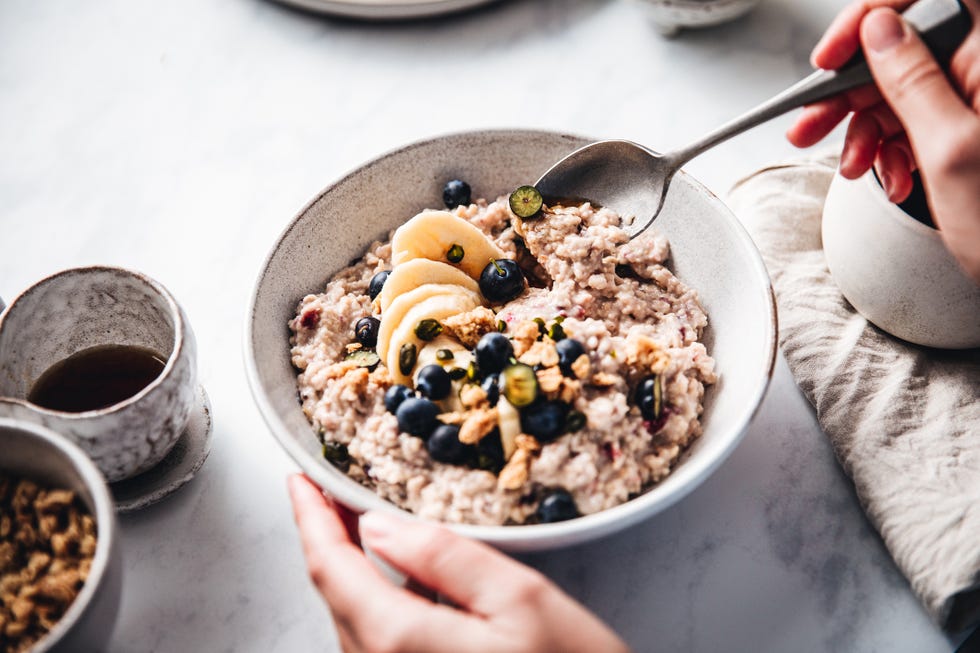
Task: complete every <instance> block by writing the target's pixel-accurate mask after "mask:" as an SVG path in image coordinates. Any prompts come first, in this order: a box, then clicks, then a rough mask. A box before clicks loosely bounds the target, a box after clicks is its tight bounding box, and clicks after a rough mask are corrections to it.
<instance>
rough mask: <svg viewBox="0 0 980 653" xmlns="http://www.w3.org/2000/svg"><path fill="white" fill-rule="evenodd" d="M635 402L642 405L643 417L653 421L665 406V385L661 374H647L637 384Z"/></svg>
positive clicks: (641, 412)
mask: <svg viewBox="0 0 980 653" xmlns="http://www.w3.org/2000/svg"><path fill="white" fill-rule="evenodd" d="M633 402H634V403H635V404H636V405H637V406H639V407H640V414H641V415H643V419H646V420H650V421H653V420H655V419H657V418H658V417H660V411H661V410H662V408H663V386H662V385H661V382H660V376H659V375H656V374H654V375H652V376H645V377H643V378H642V379H641V380H640V382H639V383H638V384H637V386H636V393H635V394H634V395H633Z"/></svg>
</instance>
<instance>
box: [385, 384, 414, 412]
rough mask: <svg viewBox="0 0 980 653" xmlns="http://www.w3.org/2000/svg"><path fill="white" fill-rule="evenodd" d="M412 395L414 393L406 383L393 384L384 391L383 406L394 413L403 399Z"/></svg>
mask: <svg viewBox="0 0 980 653" xmlns="http://www.w3.org/2000/svg"><path fill="white" fill-rule="evenodd" d="M414 396H415V393H414V392H413V391H412V389H411V388H409V387H408V386H407V385H393V386H391V387H390V388H388V391H387V392H385V408H386V409H387V410H388V412H389V413H391V414H392V415H394V414H395V413H397V412H398V407H399V406H401V405H402V402H403V401H405V400H406V399H411V398H412V397H414Z"/></svg>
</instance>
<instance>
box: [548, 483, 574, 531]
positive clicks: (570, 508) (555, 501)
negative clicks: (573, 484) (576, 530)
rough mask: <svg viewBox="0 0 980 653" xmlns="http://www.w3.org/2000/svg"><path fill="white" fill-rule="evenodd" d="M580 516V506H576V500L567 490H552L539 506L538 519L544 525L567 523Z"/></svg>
mask: <svg viewBox="0 0 980 653" xmlns="http://www.w3.org/2000/svg"><path fill="white" fill-rule="evenodd" d="M578 516H579V512H578V506H576V505H575V499H573V498H572V495H571V494H569V493H568V492H567V491H566V490H562V489H556V490H552V491H551V492H550V493H548V496H546V497H545V498H544V499H542V500H541V503H540V504H538V519H539V520H540V521H541V523H542V524H551V523H554V522H557V521H567V520H569V519H575V518H576V517H578Z"/></svg>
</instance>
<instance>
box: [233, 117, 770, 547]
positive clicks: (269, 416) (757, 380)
mask: <svg viewBox="0 0 980 653" xmlns="http://www.w3.org/2000/svg"><path fill="white" fill-rule="evenodd" d="M587 142H589V141H588V140H587V139H583V138H581V137H576V136H569V135H564V134H558V133H552V132H544V131H519V130H506V131H479V132H467V133H460V134H454V135H449V136H443V137H438V138H433V139H431V140H426V141H422V142H419V143H415V144H412V145H409V146H407V147H405V148H402V149H400V150H396V151H394V152H391V153H389V154H387V155H384V156H382V157H380V158H378V159H375V160H374V161H372V162H370V163H368V164H366V165H365V166H363V167H361V168H359V169H357V170H355V171H353V172H351V173H350V174H348V175H347V176H346V177H344V178H343V179H341V180H340V181H338V182H337V183H335V184H334V185H332V186H329V187H328V188H327V189H326V190H324V191H323V192H322V193H321V194H320V195H319V196H318V197H316V198H314V199H313V201H312V202H311V203H310V204H309V205H307V206H306V207H305V208H304V209H303V210H302V211H300V213H299V215H298V216H297V217H296V218H295V219H294V220H293V221H292V222H291V223H290V224H289V226H288V227H287V228H286V230H285V232H284V233H283V234H282V236H281V237H280V239H279V241H278V242H276V243H275V244H274V245H273V247H272V251H271V253H270V254H269V257H268V258H267V260H266V261H265V263H264V264H263V265H262V268H261V270H260V272H259V277H258V281H257V284H256V286H255V290H254V293H253V296H252V300H251V305H250V307H249V311H248V316H247V324H246V334H245V343H244V344H245V359H246V367H247V372H248V377H249V382H250V384H251V387H252V392H253V394H254V396H255V399H256V402H257V403H258V405H259V408H260V410H261V412H262V414H263V416H264V418H265V419H266V421H267V423H268V425H269V427H270V429H271V430H272V432H273V434H274V435H275V437H276V438H277V439H278V440H279V442H280V444H281V445H282V446H283V447H284V448H285V449H286V450H287V451H288V452H289V454H290V455H291V456H292V457H293V458H294V459H295V460H296V462H297V463H299V465H300V467H302V469H303V471H304V472H306V474H308V475H309V476H310V477H311V478H312V479H313V480H314V481H316V483H318V484H319V485H320V486H321V487H323V488H324V490H325V491H327V492H328V493H329V494H331V495H332V496H334V497H335V498H336V499H337V500H338V501H340V502H342V503H343V504H345V505H347V506H350V507H351V508H353V509H354V510H356V511H359V512H360V511H364V510H367V509H371V508H380V509H387V510H397V508H395V507H394V506H393V505H391V504H389V503H387V502H385V501H383V500H382V499H380V498H379V497H377V496H376V495H375V494H374V493H373V492H372V491H371V490H369V489H367V488H365V487H363V486H361V485H359V484H358V483H356V482H355V481H353V480H351V479H349V478H348V477H347V476H345V475H344V474H343V473H341V472H339V471H338V470H337V469H335V468H334V467H332V466H331V465H330V464H328V463H327V462H326V461H325V460H324V459H323V457H322V452H321V446H320V444H319V442H318V441H317V438H316V436H315V434H314V433H313V430H312V428H311V427H310V424H309V422H307V420H306V417H305V415H304V414H303V411H302V410H301V408H300V405H299V402H298V401H297V391H296V370H295V369H294V368H293V367H292V365H291V363H290V354H289V349H290V345H289V330H288V328H287V322H288V321H289V320H290V319H291V318H292V317H293V316H294V315H295V311H296V307H297V304H298V302H299V301H300V299H301V298H302V297H303V296H304V295H307V294H309V293H316V292H322V291H323V289H324V287H325V284H326V281H327V280H328V279H329V278H330V277H331V276H332V275H333V274H334V273H336V272H337V271H339V270H340V269H341V268H343V267H344V266H346V265H347V264H348V263H349V262H350V261H351V260H353V259H355V258H357V257H359V256H361V255H362V254H363V253H364V252H365V249H366V248H367V246H368V245H369V244H370V243H371V242H372V241H374V240H376V239H379V238H385V237H387V235H388V233H389V232H390V231H391V230H393V229H394V228H396V227H397V226H398V225H400V224H401V223H402V222H404V221H406V220H408V219H409V218H411V217H412V216H413V215H415V214H416V213H417V212H419V211H420V210H422V209H424V208H427V207H432V208H438V207H440V206H442V199H441V194H442V187H443V185H444V184H445V182H446V181H447V180H449V179H456V178H458V179H463V180H466V181H467V182H468V183H469V184H470V185H471V186H472V188H473V196H474V198H476V197H485V198H488V199H495V198H497V197H498V196H500V195H503V194H506V193H509V192H510V191H511V190H513V189H514V188H515V187H517V186H519V185H522V184H526V183H533V180H535V179H537V178H538V177H539V176H540V175H541V173H542V172H543V171H544V170H546V169H547V168H548V167H549V166H550V165H551V164H553V163H554V162H555V161H557V160H559V159H560V158H562V157H563V156H565V155H566V154H568V153H570V152H571V151H573V150H575V149H577V148H578V147H580V146H582V145H583V144H585V143H587ZM365 198H370V200H369V201H365ZM654 228H656V229H659V230H661V231H663V232H664V233H665V234H666V235H667V237H668V238H669V239H670V242H671V260H670V262H669V263H668V265H669V267H670V268H671V269H672V270H673V271H674V273H675V274H676V275H677V276H678V277H679V278H680V279H681V280H682V281H684V282H685V283H687V284H689V285H690V286H691V287H693V288H696V289H697V290H698V292H699V293H700V297H701V300H702V303H703V305H704V308H705V310H706V311H707V313H708V319H709V327H708V329H707V330H706V332H705V338H704V340H705V343H706V345H707V347H708V351H709V352H710V353H711V355H712V356H714V357H715V359H716V361H717V371H718V373H719V376H720V378H719V382H718V383H717V384H716V385H714V386H712V387H710V388H708V390H707V395H706V401H705V412H704V416H703V426H704V434H703V435H702V436H701V437H700V438H699V439H698V440H696V441H695V442H694V443H693V445H692V446H691V447H690V449H689V450H688V451H687V452H686V454H685V455H684V456H683V457H682V459H681V461H680V462H679V464H678V465H677V467H676V468H675V470H674V472H673V473H672V474H671V475H670V476H669V477H667V479H665V480H664V481H663V482H661V483H660V484H658V485H657V486H655V487H653V488H652V489H651V490H650V491H648V492H646V493H644V494H643V495H641V496H639V497H638V498H636V499H634V500H632V501H629V502H627V503H625V504H623V505H620V506H617V507H615V508H612V509H609V510H605V511H602V512H599V513H596V514H592V515H588V516H585V517H582V518H579V519H574V520H571V521H567V522H562V523H557V524H542V525H533V526H496V527H488V526H471V525H458V526H453V527H452V528H454V529H455V530H456V531H458V532H460V533H463V534H465V535H467V536H471V537H474V538H478V539H481V540H483V541H486V542H489V543H492V544H494V545H496V546H499V547H502V548H505V549H508V550H513V551H521V550H523V551H527V550H541V549H546V548H549V547H556V546H564V545H570V544H574V543H577V542H583V541H585V540H589V539H593V538H596V537H599V536H601V535H604V534H608V533H611V532H614V531H616V530H619V529H622V528H625V527H626V526H629V525H631V524H634V523H636V522H638V521H640V520H642V519H646V518H648V517H649V516H651V515H653V514H655V513H657V512H659V511H661V510H663V509H665V508H666V507H668V506H670V505H672V504H673V503H674V502H676V501H678V500H679V499H681V498H682V497H683V496H685V495H686V494H688V493H689V492H690V491H691V490H693V489H694V488H695V487H696V486H697V485H698V484H700V483H701V482H702V481H703V480H704V479H706V478H707V477H708V475H709V474H711V472H712V471H713V470H714V469H715V468H717V466H718V465H720V464H721V462H722V461H723V460H724V459H725V458H726V457H727V456H728V455H729V453H731V451H732V450H733V449H734V447H735V445H736V444H737V443H738V441H739V440H740V438H741V437H742V435H743V434H744V433H745V430H746V428H747V426H748V423H749V420H750V419H751V417H752V415H753V414H754V413H755V411H756V409H757V408H758V406H759V403H760V402H761V400H762V397H763V395H764V393H765V390H766V387H767V386H768V383H769V379H770V376H771V374H772V370H773V364H774V360H775V352H776V324H775V309H774V305H773V297H772V292H771V288H770V285H769V278H768V275H767V273H766V270H765V267H764V265H763V263H762V260H761V258H760V256H759V254H758V252H757V250H756V249H755V246H754V245H753V244H752V241H751V240H750V239H749V237H748V235H747V234H746V233H745V231H744V230H743V228H742V227H741V225H740V224H739V223H738V221H737V220H736V219H735V218H734V216H733V215H732V214H731V212H729V210H728V209H727V208H726V207H725V206H724V204H723V203H722V202H721V201H719V200H718V199H717V198H716V197H714V196H713V195H712V194H711V193H710V192H709V191H708V190H707V189H705V188H704V187H703V186H702V185H701V184H699V183H698V182H697V181H695V180H694V179H693V178H691V177H690V176H689V175H687V174H684V173H680V174H679V175H678V176H677V177H676V178H675V180H674V182H673V184H672V185H671V189H670V192H669V194H668V196H667V200H666V204H665V207H664V210H663V212H662V213H661V215H660V217H659V218H658V219H657V221H656V222H655V224H654Z"/></svg>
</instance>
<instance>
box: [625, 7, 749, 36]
mask: <svg viewBox="0 0 980 653" xmlns="http://www.w3.org/2000/svg"><path fill="white" fill-rule="evenodd" d="M638 2H640V3H641V4H643V5H646V7H647V11H648V13H649V15H650V18H651V20H653V22H654V24H655V25H656V26H657V28H658V29H659V30H660V31H661V33H663V34H664V35H667V36H670V35H673V34H675V33H676V32H678V31H679V30H680V29H682V28H686V27H689V28H700V27H711V26H713V25H720V24H722V23H727V22H728V21H731V20H735V19H736V18H739V17H740V16H742V15H744V14H746V13H748V12H749V11H751V10H752V8H753V7H755V6H756V5H757V4H759V0H638Z"/></svg>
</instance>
